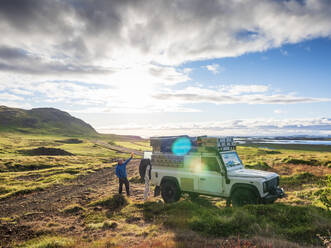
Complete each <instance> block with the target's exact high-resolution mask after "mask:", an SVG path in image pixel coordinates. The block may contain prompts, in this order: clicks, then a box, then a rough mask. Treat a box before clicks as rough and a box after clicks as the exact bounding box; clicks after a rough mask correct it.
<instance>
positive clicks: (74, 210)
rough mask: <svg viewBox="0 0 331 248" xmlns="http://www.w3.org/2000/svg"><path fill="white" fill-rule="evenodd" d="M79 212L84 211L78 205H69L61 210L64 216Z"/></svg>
mask: <svg viewBox="0 0 331 248" xmlns="http://www.w3.org/2000/svg"><path fill="white" fill-rule="evenodd" d="M81 211H85V209H84V208H83V207H82V206H80V205H78V204H72V205H69V206H67V207H65V208H64V209H63V210H62V212H63V213H66V214H74V213H78V212H81Z"/></svg>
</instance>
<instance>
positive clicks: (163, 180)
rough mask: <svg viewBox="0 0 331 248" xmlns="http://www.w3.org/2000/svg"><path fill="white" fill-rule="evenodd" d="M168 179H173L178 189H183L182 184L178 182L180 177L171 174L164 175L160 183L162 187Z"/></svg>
mask: <svg viewBox="0 0 331 248" xmlns="http://www.w3.org/2000/svg"><path fill="white" fill-rule="evenodd" d="M166 181H171V182H174V183H176V185H177V187H178V189H179V190H180V191H181V188H180V185H179V183H178V179H177V178H176V177H171V176H164V177H162V179H161V183H160V186H161V187H162V184H163V183H164V182H166Z"/></svg>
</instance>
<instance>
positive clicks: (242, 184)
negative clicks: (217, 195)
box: [230, 183, 261, 198]
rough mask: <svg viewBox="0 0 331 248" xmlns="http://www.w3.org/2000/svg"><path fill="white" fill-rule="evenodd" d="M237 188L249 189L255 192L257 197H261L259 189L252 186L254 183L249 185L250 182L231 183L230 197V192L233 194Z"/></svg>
mask: <svg viewBox="0 0 331 248" xmlns="http://www.w3.org/2000/svg"><path fill="white" fill-rule="evenodd" d="M238 189H249V190H251V191H253V192H254V194H255V195H256V196H257V197H259V198H261V195H260V192H259V190H258V189H257V188H256V186H254V185H250V184H246V183H236V184H234V185H232V187H231V191H230V197H231V196H232V194H233V193H234V192H235V191H236V190H238Z"/></svg>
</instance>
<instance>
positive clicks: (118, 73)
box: [0, 0, 331, 136]
mask: <svg viewBox="0 0 331 248" xmlns="http://www.w3.org/2000/svg"><path fill="white" fill-rule="evenodd" d="M23 2H24V1H23ZM23 2H22V3H16V2H12V1H2V2H1V3H0V30H1V33H2V34H4V35H3V36H2V37H1V38H0V104H2V105H7V106H11V107H21V108H26V109H30V108H37V107H55V108H59V109H62V110H65V111H67V112H69V113H70V114H72V115H74V116H77V117H79V118H82V119H83V120H85V121H87V122H88V123H90V124H92V125H93V126H94V127H95V128H96V129H97V130H98V131H100V132H110V133H119V134H132V135H142V136H151V135H169V134H184V133H185V134H191V135H195V134H208V135H219V134H220V135H295V134H300V135H301V134H309V135H331V113H330V109H331V93H330V92H331V76H330V71H331V61H330V58H331V56H330V55H331V40H330V37H331V17H330V14H329V13H330V12H331V3H330V2H329V1H327V0H316V1H315V0H314V1H313V0H306V1H296V0H290V1H274V0H269V1H257V0H247V1H222V0H219V1H212V0H208V1H203V2H202V1H189V2H187V1H181V0H172V1H158V2H157V3H156V2H154V1H140V2H139V1H137V2H130V1H128V2H125V1H95V2H93V3H92V2H90V1H65V0H61V1H56V2H55V1H34V2H33V3H32V2H30V1H26V2H24V3H23ZM18 5H20V6H18ZM0 124H1V122H0Z"/></svg>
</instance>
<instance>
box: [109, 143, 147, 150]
mask: <svg viewBox="0 0 331 248" xmlns="http://www.w3.org/2000/svg"><path fill="white" fill-rule="evenodd" d="M115 145H117V146H121V147H126V148H130V149H134V150H138V151H151V150H152V147H151V146H150V145H149V141H146V142H142V141H137V142H128V141H116V142H115Z"/></svg>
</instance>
